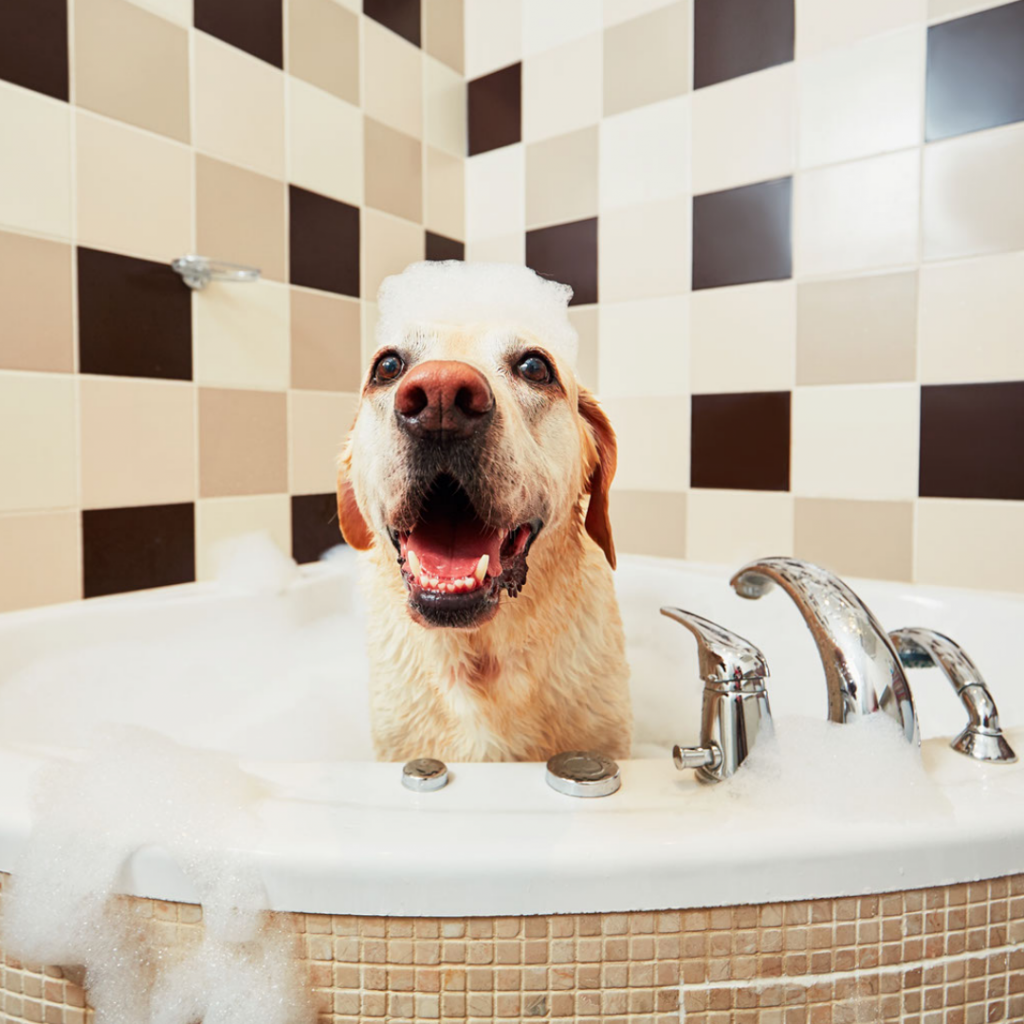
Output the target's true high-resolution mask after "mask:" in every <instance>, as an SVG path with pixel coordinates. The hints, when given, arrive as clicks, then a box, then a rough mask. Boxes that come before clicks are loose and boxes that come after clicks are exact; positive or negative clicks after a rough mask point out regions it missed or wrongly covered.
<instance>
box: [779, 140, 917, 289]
mask: <svg viewBox="0 0 1024 1024" xmlns="http://www.w3.org/2000/svg"><path fill="white" fill-rule="evenodd" d="M919 198H920V174H919V154H918V151H917V150H916V149H913V150H907V151H905V152H902V153H892V154H889V155H887V156H879V157H873V158H872V159H870V160H859V161H857V162H856V163H851V164H842V165H839V166H836V167H826V168H822V169H820V170H815V171H808V172H806V173H805V174H803V175H802V176H801V178H800V182H799V187H798V189H797V197H796V216H795V222H796V224H795V265H796V273H797V275H798V276H799V275H813V274H836V273H843V272H845V271H851V270H867V269H871V268H873V267H879V268H881V267H888V266H899V265H901V264H907V263H913V262H915V261H916V259H917V232H918V205H919Z"/></svg>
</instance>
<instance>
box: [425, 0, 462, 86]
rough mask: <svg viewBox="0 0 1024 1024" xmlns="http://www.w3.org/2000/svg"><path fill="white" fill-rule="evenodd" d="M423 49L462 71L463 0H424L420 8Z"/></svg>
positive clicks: (454, 68)
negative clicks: (422, 6) (421, 13)
mask: <svg viewBox="0 0 1024 1024" xmlns="http://www.w3.org/2000/svg"><path fill="white" fill-rule="evenodd" d="M423 49H424V50H425V51H426V52H427V53H429V54H430V56H431V57H436V58H437V59H438V60H440V61H443V62H444V63H445V64H447V65H448V67H450V68H452V69H453V70H455V71H458V72H459V73H460V74H461V73H462V69H463V65H464V63H465V61H464V59H463V51H464V50H465V35H464V32H463V0H427V2H426V4H424V8H423Z"/></svg>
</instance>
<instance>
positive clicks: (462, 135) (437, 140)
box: [424, 57, 466, 157]
mask: <svg viewBox="0 0 1024 1024" xmlns="http://www.w3.org/2000/svg"><path fill="white" fill-rule="evenodd" d="M424 60H425V72H426V90H427V99H426V110H427V123H426V140H427V143H428V145H431V146H436V147H437V148H438V149H443V150H445V152H448V153H453V154H454V155H455V156H458V157H464V156H465V155H466V82H465V79H464V78H463V77H462V75H460V74H459V73H458V72H457V71H452V69H451V68H450V67H448V65H447V64H442V63H441V62H440V61H439V60H435V59H434V58H433V57H425V58H424Z"/></svg>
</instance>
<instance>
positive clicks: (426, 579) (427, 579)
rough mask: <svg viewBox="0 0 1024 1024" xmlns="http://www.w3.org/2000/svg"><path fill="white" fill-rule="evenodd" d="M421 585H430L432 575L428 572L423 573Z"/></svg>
mask: <svg viewBox="0 0 1024 1024" xmlns="http://www.w3.org/2000/svg"><path fill="white" fill-rule="evenodd" d="M420 586H421V587H428V586H430V577H429V576H428V575H427V574H426V573H423V575H421V576H420Z"/></svg>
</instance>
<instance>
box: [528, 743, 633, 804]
mask: <svg viewBox="0 0 1024 1024" xmlns="http://www.w3.org/2000/svg"><path fill="white" fill-rule="evenodd" d="M546 778H547V783H548V785H549V786H550V787H551V788H552V789H554V790H557V791H558V792H559V793H564V794H565V795H566V796H610V795H611V794H612V793H614V792H616V790H618V788H619V786H621V785H622V779H621V778H620V777H619V766H618V765H617V764H616V763H615V762H614V761H613V760H612V759H611V758H610V757H606V756H605V755H604V754H599V753H597V752H596V751H594V750H566V751H565V752H563V753H561V754H556V755H555V756H554V757H553V758H551V760H550V761H548V770H547V775H546Z"/></svg>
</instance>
